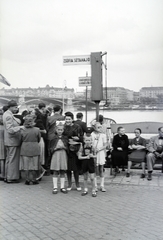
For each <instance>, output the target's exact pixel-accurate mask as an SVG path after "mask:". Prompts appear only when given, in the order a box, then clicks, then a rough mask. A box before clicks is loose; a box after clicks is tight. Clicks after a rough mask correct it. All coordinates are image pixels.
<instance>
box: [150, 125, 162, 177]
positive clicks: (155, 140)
mask: <svg viewBox="0 0 163 240" xmlns="http://www.w3.org/2000/svg"><path fill="white" fill-rule="evenodd" d="M158 133H159V134H158V135H157V136H155V137H152V138H151V139H150V141H149V145H148V147H147V150H148V152H149V153H148V154H147V169H148V177H147V179H148V180H152V172H153V167H154V164H155V161H156V159H159V158H160V159H162V161H163V126H162V127H159V129H158Z"/></svg>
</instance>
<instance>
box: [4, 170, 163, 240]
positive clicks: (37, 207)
mask: <svg viewBox="0 0 163 240" xmlns="http://www.w3.org/2000/svg"><path fill="white" fill-rule="evenodd" d="M80 182H81V185H82V176H80ZM105 182H106V184H105V186H106V189H107V192H106V193H103V192H98V195H97V197H96V198H93V197H92V196H91V193H90V192H89V194H88V195H86V196H84V197H83V196H81V192H77V191H76V189H75V185H74V189H73V190H72V191H70V192H69V193H68V194H63V193H61V192H58V194H56V195H54V194H52V176H44V177H43V179H42V181H41V182H40V184H39V185H30V186H27V185H24V179H22V181H21V182H20V183H18V184H6V183H4V182H0V239H2V240H27V239H31V240H39V239H41V240H53V239H57V240H60V239H65V240H83V239H89V240H95V239H101V240H104V239H105V240H147V239H148V240H162V239H163V174H162V173H161V172H160V171H157V172H156V171H155V172H154V174H153V180H152V181H147V179H144V180H142V179H140V171H138V170H133V172H132V174H131V177H130V178H126V177H125V172H122V173H120V174H118V175H117V176H116V177H114V176H110V175H109V169H106V171H105ZM89 187H90V185H89ZM89 190H90V189H89Z"/></svg>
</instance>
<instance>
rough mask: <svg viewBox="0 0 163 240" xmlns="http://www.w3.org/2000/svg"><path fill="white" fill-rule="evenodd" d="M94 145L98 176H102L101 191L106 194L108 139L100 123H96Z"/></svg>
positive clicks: (93, 137) (93, 136) (93, 133)
mask: <svg viewBox="0 0 163 240" xmlns="http://www.w3.org/2000/svg"><path fill="white" fill-rule="evenodd" d="M91 136H92V144H93V148H94V151H95V154H96V167H95V168H96V175H97V173H98V172H99V175H100V191H102V192H106V189H105V188H104V164H105V156H106V147H107V139H106V134H104V133H102V125H101V124H100V123H99V122H96V123H95V130H94V131H93V132H92V133H91ZM95 189H96V191H98V188H97V178H96V177H95Z"/></svg>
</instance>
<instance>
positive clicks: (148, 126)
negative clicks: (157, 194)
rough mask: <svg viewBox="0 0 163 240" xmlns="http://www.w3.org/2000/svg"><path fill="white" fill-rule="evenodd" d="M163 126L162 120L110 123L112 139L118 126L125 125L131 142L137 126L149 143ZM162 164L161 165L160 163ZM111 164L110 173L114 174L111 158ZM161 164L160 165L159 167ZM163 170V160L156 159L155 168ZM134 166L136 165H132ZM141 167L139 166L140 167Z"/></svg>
mask: <svg viewBox="0 0 163 240" xmlns="http://www.w3.org/2000/svg"><path fill="white" fill-rule="evenodd" d="M161 126H163V123H162V122H134V123H119V124H117V123H115V124H110V129H111V139H113V136H114V135H115V134H116V133H117V128H118V127H124V128H125V133H126V135H127V136H128V138H129V142H130V141H131V139H133V138H134V137H135V134H134V130H135V128H140V129H141V130H142V134H141V137H143V138H145V139H146V141H147V144H148V142H149V139H150V138H151V137H152V136H156V135H158V128H159V127H161ZM160 164H161V165H160ZM109 165H110V175H112V161H111V159H110V161H109ZM158 165H159V167H157V166H158ZM160 166H161V170H162V172H163V160H161V159H160V160H156V164H155V166H154V169H160ZM132 168H134V167H132ZM138 168H139V167H138Z"/></svg>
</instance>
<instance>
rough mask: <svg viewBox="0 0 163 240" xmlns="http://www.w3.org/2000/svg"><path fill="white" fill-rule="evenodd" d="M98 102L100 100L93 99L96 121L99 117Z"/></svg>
mask: <svg viewBox="0 0 163 240" xmlns="http://www.w3.org/2000/svg"><path fill="white" fill-rule="evenodd" d="M99 103H100V101H95V104H96V121H98V119H99Z"/></svg>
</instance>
